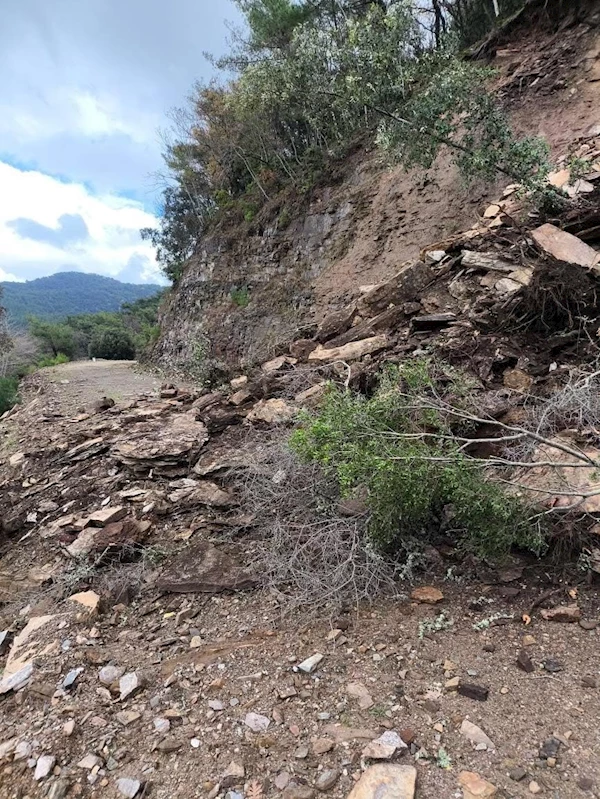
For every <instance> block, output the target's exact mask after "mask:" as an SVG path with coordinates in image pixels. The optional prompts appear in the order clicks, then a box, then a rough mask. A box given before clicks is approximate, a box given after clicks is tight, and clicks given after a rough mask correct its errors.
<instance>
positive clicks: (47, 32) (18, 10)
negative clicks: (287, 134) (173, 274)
mask: <svg viewBox="0 0 600 799" xmlns="http://www.w3.org/2000/svg"><path fill="white" fill-rule="evenodd" d="M231 24H233V25H239V24H240V18H239V13H238V12H237V9H236V8H235V6H234V4H233V3H232V2H231V0H168V2H167V0H52V1H51V2H49V1H48V0H2V24H1V25H0V280H31V279H33V278H36V277H42V276H45V275H50V274H53V273H55V272H59V271H66V270H69V271H72V270H75V271H83V272H96V273H98V274H103V275H107V276H109V277H115V278H117V279H119V280H124V281H127V282H133V283H145V282H150V283H155V282H164V280H163V279H162V277H161V274H160V271H159V269H158V266H157V264H156V262H155V259H154V251H153V249H152V247H151V246H150V245H149V243H147V242H143V241H142V240H141V238H140V235H139V229H140V228H142V227H154V226H155V225H156V224H157V220H156V212H157V206H158V200H159V181H158V180H157V177H156V173H157V172H159V171H160V170H161V168H162V161H161V149H162V147H161V135H160V132H161V130H163V131H164V130H165V129H166V128H167V127H168V124H169V121H168V112H169V111H170V110H171V109H172V108H176V107H181V106H182V105H184V104H185V101H186V98H187V96H188V95H189V93H190V91H191V89H192V86H193V84H194V82H195V81H196V80H199V79H210V77H211V76H212V74H213V68H212V66H211V65H210V63H209V62H208V61H207V60H206V59H205V57H204V55H203V53H205V52H210V53H212V54H214V55H217V56H218V55H220V54H222V53H223V52H224V50H225V49H226V44H227V40H228V38H229V36H230V32H229V30H230V26H231Z"/></svg>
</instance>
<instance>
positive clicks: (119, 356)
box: [90, 328, 135, 361]
mask: <svg viewBox="0 0 600 799" xmlns="http://www.w3.org/2000/svg"><path fill="white" fill-rule="evenodd" d="M90 358H106V360H108V361H132V360H134V359H135V345H134V343H133V338H132V337H131V334H130V333H129V332H128V331H127V330H124V329H118V328H115V329H112V330H111V329H108V330H103V331H98V333H97V334H96V335H95V336H94V337H93V338H92V341H91V342H90Z"/></svg>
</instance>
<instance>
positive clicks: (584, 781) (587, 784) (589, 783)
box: [577, 777, 595, 791]
mask: <svg viewBox="0 0 600 799" xmlns="http://www.w3.org/2000/svg"><path fill="white" fill-rule="evenodd" d="M594 784H595V783H594V780H593V779H592V778H591V777H580V778H579V779H578V780H577V787H578V788H579V789H580V790H581V791H593V790H594Z"/></svg>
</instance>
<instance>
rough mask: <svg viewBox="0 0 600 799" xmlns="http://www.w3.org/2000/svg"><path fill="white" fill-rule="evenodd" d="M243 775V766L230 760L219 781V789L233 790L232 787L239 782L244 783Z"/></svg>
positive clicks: (244, 771)
mask: <svg viewBox="0 0 600 799" xmlns="http://www.w3.org/2000/svg"><path fill="white" fill-rule="evenodd" d="M245 775H246V770H245V768H244V764H243V763H238V762H237V761H235V760H232V761H231V763H230V764H229V765H228V766H227V769H226V771H225V773H224V774H223V777H222V779H221V787H222V788H233V786H234V785H238V784H239V783H240V782H243V781H244V777H245Z"/></svg>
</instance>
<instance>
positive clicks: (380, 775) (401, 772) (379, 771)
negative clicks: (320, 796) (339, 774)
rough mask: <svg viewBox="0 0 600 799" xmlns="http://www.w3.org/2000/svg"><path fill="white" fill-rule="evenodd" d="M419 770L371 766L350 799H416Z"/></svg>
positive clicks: (390, 766)
mask: <svg viewBox="0 0 600 799" xmlns="http://www.w3.org/2000/svg"><path fill="white" fill-rule="evenodd" d="M416 785H417V769H416V768H415V767H414V766H396V765H388V764H386V765H379V766H371V768H368V769H367V770H366V771H365V773H364V774H363V775H362V777H361V778H360V780H359V781H358V782H357V783H356V785H355V786H354V788H353V789H352V791H351V792H350V794H349V795H348V799H414V795H415V790H416Z"/></svg>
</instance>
